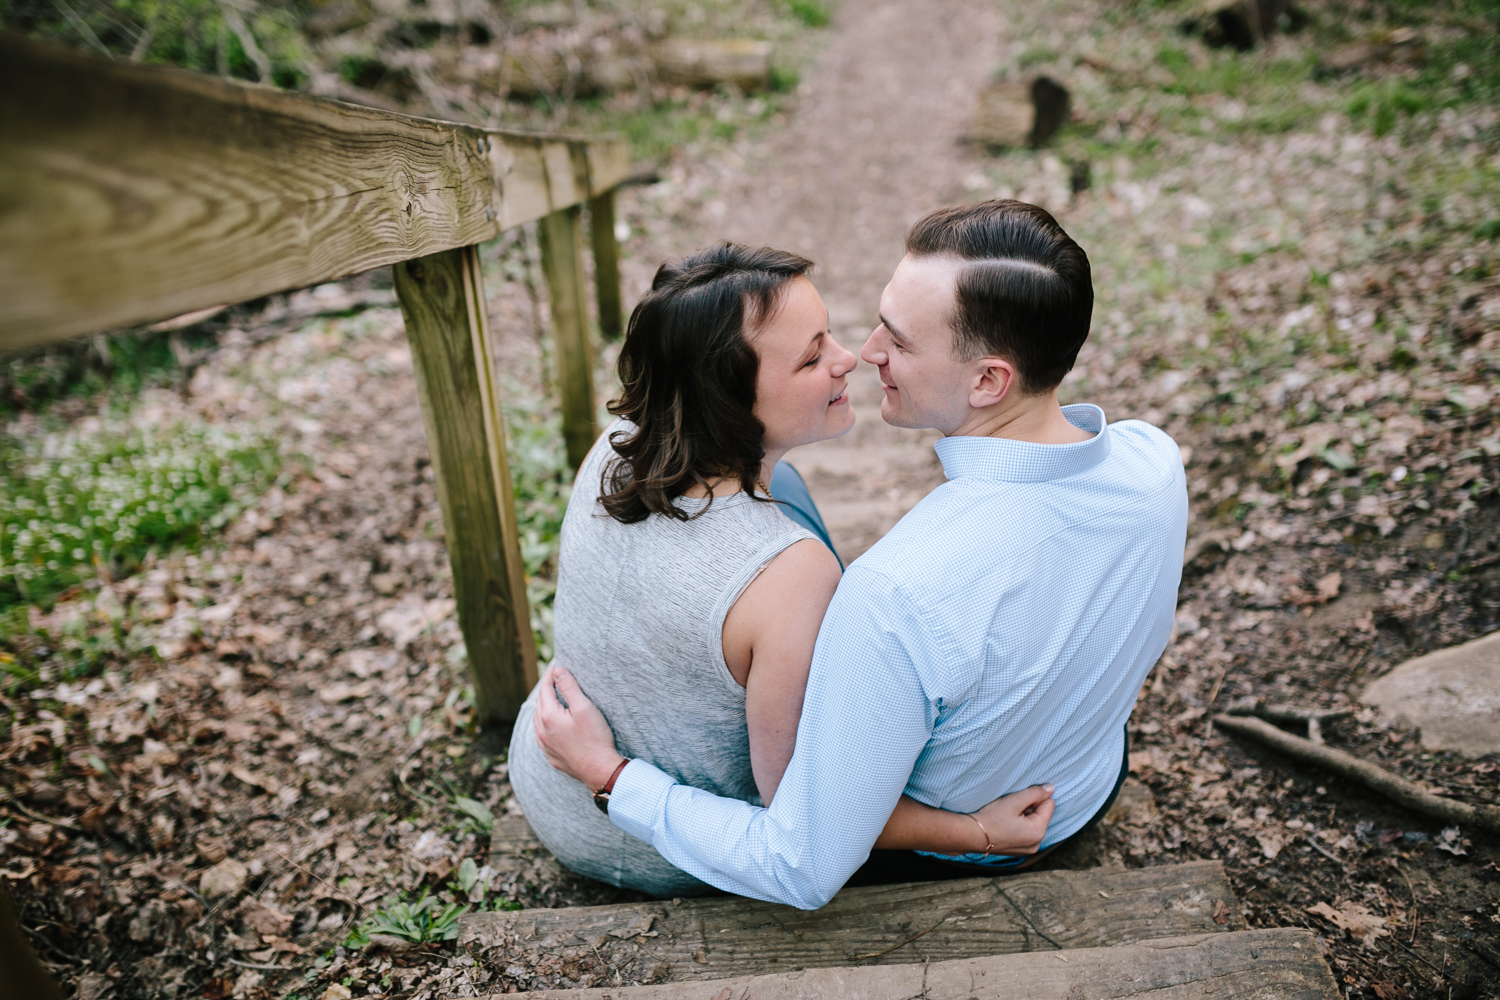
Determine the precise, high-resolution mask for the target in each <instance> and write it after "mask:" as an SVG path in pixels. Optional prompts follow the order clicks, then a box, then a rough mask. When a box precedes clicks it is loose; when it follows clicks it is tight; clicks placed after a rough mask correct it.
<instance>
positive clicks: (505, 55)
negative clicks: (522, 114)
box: [445, 38, 771, 98]
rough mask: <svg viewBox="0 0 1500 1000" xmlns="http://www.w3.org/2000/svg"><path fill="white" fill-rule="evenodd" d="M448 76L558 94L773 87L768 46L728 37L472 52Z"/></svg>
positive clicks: (522, 92)
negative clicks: (658, 86)
mask: <svg viewBox="0 0 1500 1000" xmlns="http://www.w3.org/2000/svg"><path fill="white" fill-rule="evenodd" d="M445 69H446V72H447V74H448V75H449V76H451V77H452V78H454V79H458V80H462V81H464V82H466V83H469V84H471V85H473V86H475V87H477V88H479V89H481V90H484V91H487V92H490V93H503V94H505V95H507V96H511V97H521V98H532V97H539V96H547V97H557V96H559V95H564V94H573V95H584V94H597V93H608V92H610V91H616V90H630V89H632V88H635V89H642V88H645V87H647V86H649V84H650V82H651V81H653V80H659V81H661V82H662V83H667V84H676V85H681V86H687V87H695V88H711V87H717V86H719V85H720V84H727V85H730V86H733V87H738V88H739V89H740V90H743V91H759V90H765V89H767V88H768V87H769V86H770V84H771V43H770V42H762V41H756V40H754V39H745V38H731V39H721V40H714V39H709V40H696V39H688V38H669V39H667V40H665V41H663V42H660V43H658V44H656V45H652V46H649V47H645V48H621V49H612V50H610V51H606V52H599V51H594V50H591V49H558V48H540V47H525V46H516V47H514V48H511V49H508V50H506V51H504V52H500V51H497V50H495V49H482V50H471V51H468V52H465V53H464V54H463V57H462V59H457V60H450V62H449V63H448V64H447V65H446V66H445Z"/></svg>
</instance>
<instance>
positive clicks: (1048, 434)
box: [948, 390, 1094, 444]
mask: <svg viewBox="0 0 1500 1000" xmlns="http://www.w3.org/2000/svg"><path fill="white" fill-rule="evenodd" d="M948 436H949V437H959V436H963V437H993V438H1005V439H1007V440H1010V441H1029V442H1031V443H1032V444H1076V443H1077V442H1079V441H1087V440H1088V439H1089V438H1091V437H1093V436H1094V435H1093V433H1092V432H1090V431H1086V430H1082V429H1080V428H1078V427H1074V426H1073V425H1072V424H1071V423H1069V422H1068V418H1067V417H1066V416H1064V415H1063V411H1062V404H1061V403H1059V402H1058V400H1057V392H1056V391H1055V390H1054V391H1052V392H1047V393H1039V394H1037V395H1032V396H1018V397H1015V398H1010V397H1007V398H1005V399H1004V400H1001V401H1000V402H999V403H997V404H996V405H994V406H991V407H986V408H985V409H983V410H972V411H970V413H969V416H968V419H966V420H965V421H964V422H963V424H961V425H960V426H959V428H958V430H955V431H952V432H951V433H949V434H948Z"/></svg>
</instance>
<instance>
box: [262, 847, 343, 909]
mask: <svg viewBox="0 0 1500 1000" xmlns="http://www.w3.org/2000/svg"><path fill="white" fill-rule="evenodd" d="M276 856H277V857H278V858H280V859H281V860H282V861H285V862H286V863H287V864H289V865H291V866H292V867H293V868H295V869H297V870H298V871H299V872H301V873H302V874H304V875H307V876H309V877H311V878H315V879H317V880H318V881H319V882H322V883H323V884H324V885H326V886H327V887H328V888H329V889H330V890H332V891H333V892H336V893H338V894H339V895H340V896H343V897H344V898H345V899H347V900H348V901H349V902H350V904H352V905H353V906H354V910H355V912H356V913H358V912H359V911H360V910H363V909H364V908H365V907H364V904H363V903H361V902H360V901H359V900H357V899H355V898H354V897H353V896H351V895H349V894H348V893H347V892H345V891H344V890H342V889H340V888H339V887H338V886H336V885H334V884H333V883H332V882H330V881H328V880H327V879H326V878H324V877H323V876H321V875H319V874H317V873H316V872H312V871H308V870H307V869H306V868H303V867H302V866H301V865H299V864H297V862H295V861H293V860H292V859H291V858H289V857H287V856H286V855H285V854H282V853H281V852H280V851H277V852H276Z"/></svg>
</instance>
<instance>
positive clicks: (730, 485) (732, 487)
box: [682, 448, 786, 500]
mask: <svg viewBox="0 0 1500 1000" xmlns="http://www.w3.org/2000/svg"><path fill="white" fill-rule="evenodd" d="M785 454H786V449H784V448H783V449H779V450H777V451H774V452H771V451H768V452H766V456H765V458H763V459H762V460H761V463H760V482H761V484H762V485H764V486H765V487H767V488H768V492H769V487H770V484H771V476H772V474H774V473H775V471H776V463H777V462H779V461H781V458H782V456H783V455H785ZM743 491H744V486H743V485H741V483H740V481H739V478H738V477H736V476H719V477H717V478H714V477H712V476H711V477H709V480H708V488H707V489H705V488H704V487H703V485H702V484H701V483H694V484H693V485H692V486H690V487H688V488H687V489H685V490H683V491H682V495H683V496H685V497H692V498H693V499H695V500H702V499H705V498H707V497H709V496H713V497H715V498H717V497H728V496H734V494H736V493H740V492H743Z"/></svg>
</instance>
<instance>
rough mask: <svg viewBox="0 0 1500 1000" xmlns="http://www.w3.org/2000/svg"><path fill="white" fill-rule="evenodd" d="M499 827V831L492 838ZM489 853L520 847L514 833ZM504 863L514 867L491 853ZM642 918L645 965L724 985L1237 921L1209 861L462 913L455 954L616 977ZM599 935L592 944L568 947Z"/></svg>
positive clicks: (1225, 885) (1115, 940) (1087, 944)
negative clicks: (565, 964)
mask: <svg viewBox="0 0 1500 1000" xmlns="http://www.w3.org/2000/svg"><path fill="white" fill-rule="evenodd" d="M500 834H501V831H500V830H499V829H498V828H497V835H500ZM496 846H497V847H502V846H503V847H504V848H505V849H508V850H511V851H518V850H526V849H527V848H526V847H525V838H524V836H522V835H521V834H520V832H519V831H518V830H517V829H514V828H509V827H508V828H506V830H505V831H503V837H500V839H498V840H497V842H496ZM491 864H492V865H499V866H500V867H501V868H502V869H514V868H515V867H516V866H515V865H514V863H512V864H509V865H507V864H505V863H504V862H503V861H492V862H491ZM648 923H649V924H650V925H651V927H650V929H651V930H654V931H656V932H657V933H656V934H655V936H653V937H652V938H651V940H650V952H651V956H652V962H653V963H657V964H658V965H659V966H660V968H659V972H660V974H661V975H662V976H666V977H668V978H671V979H674V980H677V979H684V980H697V979H724V978H728V977H731V976H746V975H759V974H761V973H766V972H772V971H776V970H780V969H792V968H802V969H812V968H823V967H833V966H840V965H850V964H853V963H855V962H856V961H858V962H861V963H873V964H879V965H891V964H899V963H902V962H912V961H916V960H918V959H919V958H921V957H923V956H925V957H927V958H930V959H931V960H932V961H935V962H936V961H939V960H946V959H959V958H972V957H974V956H978V955H994V954H1000V953H1009V952H1022V951H1041V950H1052V949H1055V948H1067V949H1072V948H1091V947H1097V946H1112V945H1120V944H1129V943H1131V942H1135V941H1142V940H1145V939H1147V938H1155V937H1170V936H1175V935H1180V934H1199V933H1217V932H1228V931H1234V930H1238V929H1240V928H1242V927H1244V919H1243V918H1242V917H1241V916H1240V912H1239V904H1238V902H1237V901H1236V900H1235V896H1234V892H1233V890H1232V889H1231V888H1230V887H1229V881H1228V879H1227V878H1226V877H1225V874H1224V867H1223V865H1221V864H1220V863H1219V862H1217V861H1198V862H1191V863H1188V864H1181V865H1162V866H1159V867H1154V868H1137V869H1128V870H1127V869H1123V868H1118V869H1104V868H1096V869H1091V870H1088V871H1078V872H1070V871H1048V872H1027V873H1023V874H1018V875H1010V876H1003V877H1000V878H975V879H961V880H958V881H954V882H920V883H912V884H907V885H888V886H866V887H860V888H853V889H844V890H843V891H842V892H840V893H839V894H838V895H837V896H835V897H834V898H833V900H832V902H830V903H829V904H828V905H827V906H824V907H823V908H822V909H819V910H813V911H803V910H798V909H795V908H794V907H790V906H781V905H778V904H775V903H762V902H759V901H756V900H751V899H740V898H734V897H705V898H702V899H681V900H675V901H672V902H660V903H626V904H617V905H613V906H587V907H571V908H567V909H556V910H521V911H518V912H514V913H506V912H487V913H473V914H469V915H467V916H465V917H463V918H462V920H461V921H460V924H459V926H460V932H459V948H460V949H461V950H468V951H469V952H470V953H471V954H474V955H475V956H476V957H478V958H480V959H481V960H482V961H483V962H485V963H486V965H488V966H490V967H492V968H495V969H497V970H502V971H503V970H504V969H505V968H506V966H507V965H509V964H511V963H513V962H522V963H523V964H524V962H525V961H526V955H527V954H528V953H529V952H530V951H531V950H535V949H541V950H543V951H548V952H556V953H558V954H559V955H561V954H562V953H563V952H565V951H566V950H567V949H569V948H573V947H581V948H583V952H582V954H583V955H586V956H592V960H593V961H595V962H599V961H603V962H606V963H607V964H608V966H609V968H610V969H611V971H612V972H613V971H619V972H620V974H621V978H623V979H627V980H628V979H632V978H634V979H639V978H641V977H640V976H639V975H631V974H630V973H631V969H632V968H633V966H634V964H635V963H636V961H637V960H638V959H639V957H640V953H639V950H638V949H634V948H631V947H626V946H625V945H626V943H627V942H628V941H629V940H630V939H631V938H633V937H634V936H635V935H634V934H633V933H630V932H629V929H630V928H632V927H641V926H643V925H644V924H648ZM589 941H594V942H599V941H603V942H604V943H603V944H599V945H597V949H598V950H597V951H590V950H589V948H588V946H587V945H580V944H579V942H589Z"/></svg>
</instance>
